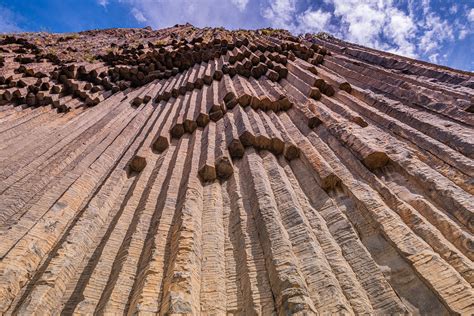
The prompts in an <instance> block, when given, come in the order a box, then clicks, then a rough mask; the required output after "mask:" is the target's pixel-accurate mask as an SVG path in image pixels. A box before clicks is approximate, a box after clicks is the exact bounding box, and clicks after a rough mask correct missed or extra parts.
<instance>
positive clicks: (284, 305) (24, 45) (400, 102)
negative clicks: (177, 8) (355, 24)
mask: <svg viewBox="0 0 474 316" xmlns="http://www.w3.org/2000/svg"><path fill="white" fill-rule="evenodd" d="M110 43H113V44H110ZM0 47H1V49H0V67H1V68H0V147H1V150H0V240H1V241H2V242H1V243H0V314H5V315H9V314H39V315H48V314H59V313H62V314H95V313H96V314H104V313H105V314H135V313H140V314H149V313H150V314H160V315H164V314H187V315H198V314H205V315H207V314H213V315H224V314H232V315H253V314H259V315H273V314H278V315H288V314H298V315H315V314H328V313H334V314H380V315H381V314H431V315H442V314H460V315H469V314H473V313H474V291H473V288H472V284H473V282H474V270H473V267H474V265H473V262H472V260H473V258H474V240H473V225H474V217H473V211H474V202H473V201H474V199H473V193H474V183H473V180H472V179H473V175H474V160H473V158H474V157H473V156H474V146H473V143H474V129H473V123H474V116H473V114H472V113H473V112H474V111H473V110H472V109H473V108H474V103H473V101H474V89H473V82H474V79H473V78H474V76H473V74H472V73H468V72H463V71H458V70H454V69H449V68H445V67H441V66H437V65H433V64H428V63H424V62H421V61H417V60H412V59H408V58H404V57H400V56H396V55H392V54H388V53H384V52H380V51H375V50H372V49H368V48H365V47H361V46H357V45H354V44H351V43H347V42H343V41H340V40H337V39H334V38H332V37H328V36H320V37H317V36H312V35H309V34H308V35H306V36H305V37H293V36H291V35H290V34H289V33H288V32H285V31H281V30H258V31H226V30H224V29H210V28H205V29H199V28H195V27H193V26H191V25H182V26H175V27H173V28H168V29H163V30H158V31H153V30H151V29H150V28H145V29H111V30H101V31H100V30H99V31H88V32H82V33H78V34H68V35H55V34H18V35H15V36H3V37H0Z"/></svg>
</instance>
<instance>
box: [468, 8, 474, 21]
mask: <svg viewBox="0 0 474 316" xmlns="http://www.w3.org/2000/svg"><path fill="white" fill-rule="evenodd" d="M467 19H468V20H469V22H474V8H473V9H471V10H470V11H469V13H468V14H467Z"/></svg>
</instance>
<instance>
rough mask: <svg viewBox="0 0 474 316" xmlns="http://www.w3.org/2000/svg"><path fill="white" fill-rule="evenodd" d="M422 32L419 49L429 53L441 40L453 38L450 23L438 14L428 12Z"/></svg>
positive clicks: (437, 46) (436, 47)
mask: <svg viewBox="0 0 474 316" xmlns="http://www.w3.org/2000/svg"><path fill="white" fill-rule="evenodd" d="M424 22H425V23H424V25H423V28H424V29H425V32H424V34H423V35H422V36H421V38H420V41H419V42H420V45H419V46H420V49H421V50H422V51H423V52H424V53H431V52H433V51H435V50H436V49H438V48H439V46H440V45H441V44H442V42H444V41H446V40H453V39H454V32H453V28H452V27H451V25H450V24H449V23H448V22H447V21H445V20H442V19H441V18H440V17H439V16H436V15H434V14H433V13H430V14H429V15H428V16H427V17H426V20H425V21H424Z"/></svg>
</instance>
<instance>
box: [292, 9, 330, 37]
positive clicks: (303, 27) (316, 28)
mask: <svg viewBox="0 0 474 316" xmlns="http://www.w3.org/2000/svg"><path fill="white" fill-rule="evenodd" d="M331 17H332V15H331V13H329V12H325V11H323V10H321V9H318V10H316V11H314V10H312V9H308V10H306V11H304V12H303V13H302V14H300V15H299V16H298V20H299V21H300V25H299V27H298V31H299V33H317V32H321V31H325V30H327V29H328V27H329V22H330V20H331Z"/></svg>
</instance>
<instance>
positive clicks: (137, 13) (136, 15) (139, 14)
mask: <svg viewBox="0 0 474 316" xmlns="http://www.w3.org/2000/svg"><path fill="white" fill-rule="evenodd" d="M131 13H132V15H133V17H134V18H135V20H137V21H138V22H141V23H143V22H146V21H147V19H146V17H145V16H144V15H143V12H142V11H140V10H138V9H137V8H133V9H132V11H131Z"/></svg>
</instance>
